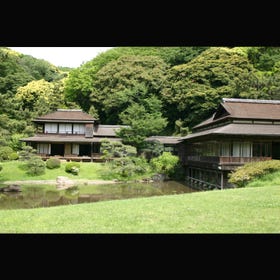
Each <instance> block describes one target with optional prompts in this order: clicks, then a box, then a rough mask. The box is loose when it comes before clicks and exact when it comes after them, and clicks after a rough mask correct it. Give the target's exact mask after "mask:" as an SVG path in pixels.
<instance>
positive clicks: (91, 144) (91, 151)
mask: <svg viewBox="0 0 280 280" xmlns="http://www.w3.org/2000/svg"><path fill="white" fill-rule="evenodd" d="M92 148H93V143H92V142H91V143H90V162H93V159H92V153H93V149H92Z"/></svg>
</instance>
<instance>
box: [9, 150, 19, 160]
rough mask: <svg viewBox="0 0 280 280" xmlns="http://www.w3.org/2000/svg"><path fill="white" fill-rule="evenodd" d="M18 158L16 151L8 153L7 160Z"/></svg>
mask: <svg viewBox="0 0 280 280" xmlns="http://www.w3.org/2000/svg"><path fill="white" fill-rule="evenodd" d="M18 159H19V155H18V153H16V152H14V153H11V154H10V155H9V160H18Z"/></svg>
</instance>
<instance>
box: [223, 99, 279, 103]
mask: <svg viewBox="0 0 280 280" xmlns="http://www.w3.org/2000/svg"><path fill="white" fill-rule="evenodd" d="M222 101H223V103H225V102H236V103H240V102H241V103H267V104H280V100H265V99H242V98H222Z"/></svg>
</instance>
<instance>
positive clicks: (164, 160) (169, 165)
mask: <svg viewBox="0 0 280 280" xmlns="http://www.w3.org/2000/svg"><path fill="white" fill-rule="evenodd" d="M178 163H179V158H178V157H177V156H174V155H172V154H171V153H170V152H163V153H162V155H161V156H159V157H156V158H153V159H152V160H151V165H152V167H153V168H154V169H155V171H156V172H158V173H160V174H165V175H168V176H170V175H171V174H173V173H174V170H175V168H176V167H177V165H178Z"/></svg>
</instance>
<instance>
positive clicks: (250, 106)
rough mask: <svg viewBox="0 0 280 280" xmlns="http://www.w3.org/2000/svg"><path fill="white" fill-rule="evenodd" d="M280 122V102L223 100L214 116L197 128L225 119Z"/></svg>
mask: <svg viewBox="0 0 280 280" xmlns="http://www.w3.org/2000/svg"><path fill="white" fill-rule="evenodd" d="M228 118H231V119H251V120H252V119H257V120H280V100H260V99H238V98H223V99H222V103H221V104H220V105H219V107H218V109H217V111H216V113H215V114H213V116H212V117H211V118H209V119H207V120H205V121H203V122H201V123H200V124H198V125H197V126H195V127H194V129H196V128H201V127H204V126H205V127H206V126H208V125H210V124H212V123H216V122H219V121H222V120H224V119H228Z"/></svg>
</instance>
